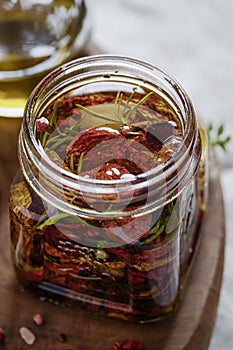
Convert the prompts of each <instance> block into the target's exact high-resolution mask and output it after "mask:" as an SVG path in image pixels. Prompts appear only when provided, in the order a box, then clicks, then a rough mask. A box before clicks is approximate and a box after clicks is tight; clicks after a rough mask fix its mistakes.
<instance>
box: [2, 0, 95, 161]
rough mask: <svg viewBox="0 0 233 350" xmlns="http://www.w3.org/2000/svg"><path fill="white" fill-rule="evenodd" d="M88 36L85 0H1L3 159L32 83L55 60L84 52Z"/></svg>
mask: <svg viewBox="0 0 233 350" xmlns="http://www.w3.org/2000/svg"><path fill="white" fill-rule="evenodd" d="M89 39H90V23H89V19H88V16H87V9H86V5H85V2H84V1H83V0H66V1H55V0H49V1H42V0H36V1H28V0H17V1H9V0H7V1H5V0H3V1H1V4H0V130H1V141H0V160H1V159H3V161H4V163H5V161H7V160H9V161H11V157H13V156H15V151H14V150H15V149H16V142H17V138H18V131H19V128H20V124H21V122H22V116H23V110H24V107H25V104H26V101H27V99H28V97H29V95H30V93H31V91H32V89H33V87H34V86H35V85H36V84H37V83H38V82H39V81H40V80H41V79H42V77H43V76H45V75H46V74H47V73H48V72H49V71H51V70H52V69H54V68H55V67H57V66H58V65H61V64H62V63H64V62H66V61H69V60H71V59H73V58H75V57H79V56H82V55H86V53H87V50H88V46H87V45H88V43H89ZM5 117H7V119H5Z"/></svg>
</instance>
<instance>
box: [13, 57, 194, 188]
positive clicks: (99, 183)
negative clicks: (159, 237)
mask: <svg viewBox="0 0 233 350" xmlns="http://www.w3.org/2000/svg"><path fill="white" fill-rule="evenodd" d="M109 64H111V65H115V69H116V67H117V69H118V70H120V69H121V68H122V67H131V68H132V67H133V68H134V70H135V72H136V73H135V72H134V74H136V75H137V76H138V74H139V73H140V72H142V70H143V71H146V72H147V74H148V75H149V76H150V77H151V78H153V77H155V76H156V77H157V79H159V81H161V83H163V84H167V86H168V87H169V88H170V90H171V91H172V93H173V94H174V96H175V97H176V98H178V99H179V103H180V105H182V108H183V112H182V113H185V114H186V116H188V118H187V123H186V125H185V129H184V133H183V137H182V143H181V145H180V146H179V147H178V148H177V150H176V151H175V153H174V155H173V156H172V157H170V158H169V159H168V160H167V161H166V162H164V163H162V164H160V165H156V166H155V167H154V168H152V169H150V170H148V171H146V172H144V173H142V174H140V175H137V176H136V181H132V179H127V178H125V179H119V180H100V179H94V178H87V177H83V176H80V175H76V174H74V173H72V172H69V171H67V170H65V169H63V168H61V167H59V166H58V165H57V164H56V163H55V162H52V161H51V159H50V158H49V157H48V156H46V153H45V151H44V149H43V148H42V147H39V145H38V142H37V140H36V137H35V134H34V128H33V124H32V116H33V118H35V113H34V109H35V108H36V101H37V99H38V96H40V94H41V93H42V91H43V90H44V89H45V88H46V86H47V85H49V84H50V82H51V81H54V80H56V79H58V78H59V77H60V76H62V75H64V74H66V78H67V80H68V78H69V77H70V76H69V74H71V75H72V74H75V72H76V73H77V71H76V70H77V69H78V71H79V72H81V74H87V70H88V69H89V68H90V67H91V69H94V67H97V68H98V67H102V69H104V67H107V66H108V65H109ZM22 129H24V131H22ZM22 129H21V136H20V143H21V145H22V147H23V148H24V150H26V153H27V154H28V156H29V158H30V159H31V161H32V163H34V165H36V167H38V168H40V167H41V159H43V162H44V163H43V167H42V170H43V171H45V172H46V173H47V176H49V175H50V176H52V178H53V181H59V180H60V181H61V176H62V184H63V185H64V184H65V185H67V186H69V187H71V188H76V189H78V188H80V186H81V187H82V189H85V190H88V191H90V190H93V189H94V188H95V192H96V187H97V188H98V190H97V192H98V193H103V194H106V193H109V191H110V188H111V189H112V188H113V187H114V186H117V190H118V191H126V192H127V190H128V191H132V187H134V188H135V187H136V188H137V189H140V188H141V189H142V188H143V187H144V186H145V183H146V184H147V186H149V188H151V186H152V187H153V186H155V185H156V184H158V183H159V181H161V178H160V175H161V176H164V173H166V175H168V176H172V174H173V173H174V171H176V169H177V167H178V164H182V162H184V161H185V159H186V160H187V159H188V157H190V149H192V148H193V147H195V144H196V141H197V137H198V136H197V134H198V132H197V120H196V115H195V111H194V108H193V105H192V102H191V100H190V98H189V96H188V95H187V93H186V92H185V90H184V89H183V88H182V86H181V85H180V84H179V83H178V82H177V81H176V80H175V79H174V78H172V77H171V76H170V75H169V74H168V73H166V72H165V71H163V70H162V69H160V68H158V67H156V66H154V65H152V64H150V63H148V62H144V61H142V60H140V59H137V58H134V57H129V56H127V57H126V56H123V55H110V54H99V55H92V56H87V57H82V58H78V59H75V60H72V61H70V62H68V63H65V64H63V65H62V66H60V67H58V68H57V69H55V70H53V71H52V72H51V73H49V74H48V75H47V76H45V77H44V78H43V79H42V80H41V81H40V83H39V84H37V86H36V87H35V88H34V90H33V91H32V93H31V95H30V97H29V99H28V102H27V104H26V106H25V113H24V120H23V126H22ZM193 130H194V131H195V132H194V134H193V135H190V133H191V132H192V131H193ZM22 133H24V135H22ZM182 149H183V151H182V152H181V150H182ZM181 155H182V157H181ZM20 160H21V165H22V167H23V168H24V165H25V164H24V163H23V162H22V157H21V159H20ZM198 161H199V160H198V159H197V158H195V157H194V158H193V159H192V162H193V165H192V167H190V166H189V167H188V169H187V173H188V176H187V174H185V181H184V182H183V184H182V187H184V186H185V184H186V183H187V182H188V180H189V179H190V178H191V176H192V175H193V173H194V171H195V169H196V168H197V165H198Z"/></svg>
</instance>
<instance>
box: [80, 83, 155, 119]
mask: <svg viewBox="0 0 233 350" xmlns="http://www.w3.org/2000/svg"><path fill="white" fill-rule="evenodd" d="M135 93H136V89H134V90H133V91H132V93H131V94H130V96H129V97H128V98H127V99H126V100H124V99H123V97H124V94H123V92H121V91H118V92H117V94H116V97H115V101H114V104H115V105H116V108H115V110H114V113H115V116H116V118H117V119H118V121H120V122H122V123H123V124H127V123H128V121H129V118H130V116H131V115H132V114H133V113H134V112H135V111H136V110H137V109H138V108H139V107H140V106H142V105H143V104H144V103H145V102H146V101H147V100H148V99H149V98H150V97H151V96H152V95H153V94H154V92H153V91H150V92H148V93H147V94H146V95H145V96H143V97H142V98H141V99H140V100H139V101H138V102H134V101H132V100H133V98H134V96H135ZM76 107H78V108H79V109H80V110H83V111H84V112H86V113H88V114H90V115H91V116H93V117H96V118H99V119H103V120H106V121H110V122H113V123H114V122H116V120H115V119H113V118H110V117H107V116H105V115H103V114H100V113H96V112H94V111H93V110H91V109H90V108H88V107H84V106H82V105H80V104H76Z"/></svg>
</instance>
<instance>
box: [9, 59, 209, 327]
mask: <svg viewBox="0 0 233 350" xmlns="http://www.w3.org/2000/svg"><path fill="white" fill-rule="evenodd" d="M203 135H204V130H203V128H202V127H201V126H200V125H199V122H198V121H197V118H196V114H195V111H194V108H193V106H192V103H191V101H190V99H189V97H188V96H187V94H186V93H185V91H184V90H183V89H182V87H181V86H180V85H179V84H178V83H177V82H176V81H175V80H174V79H173V78H171V77H170V76H168V75H167V74H166V73H164V72H163V71H161V70H159V69H158V68H156V67H154V66H152V65H150V64H148V63H144V62H142V61H140V60H137V59H133V58H127V57H121V56H110V55H98V56H90V57H86V58H82V59H78V60H74V61H72V62H70V63H68V64H65V65H63V66H61V67H60V68H58V69H56V70H55V71H53V72H52V73H51V74H49V75H48V76H47V77H46V78H44V79H43V80H42V81H41V82H40V83H39V84H38V85H37V87H36V88H35V89H34V91H33V93H32V94H31V96H30V98H29V101H28V103H27V105H26V108H25V114H24V120H23V124H22V128H21V132H20V138H19V160H20V166H21V169H20V170H19V172H18V173H17V175H16V177H15V179H14V181H13V183H12V185H11V189H10V202H9V206H10V218H11V242H12V245H11V246H12V257H13V261H14V265H15V269H16V274H17V277H18V279H19V282H20V284H21V285H22V286H23V287H24V288H25V289H28V290H30V291H32V292H34V293H36V294H37V295H38V296H40V297H43V298H46V299H48V300H54V301H56V302H59V303H61V304H64V305H72V306H74V307H81V306H85V307H87V308H89V309H91V310H95V311H98V312H103V313H104V314H107V315H108V316H110V317H117V318H120V319H124V320H130V321H136V322H141V323H145V322H151V321H155V320H160V319H163V318H165V317H167V316H169V315H171V314H172V313H173V312H174V310H175V309H176V308H177V306H178V305H179V303H180V299H181V296H182V293H181V291H182V290H183V287H184V283H185V280H186V277H187V274H188V272H189V270H190V266H191V263H192V261H193V260H194V257H195V253H196V251H197V248H198V244H199V241H200V232H201V230H200V227H201V222H202V217H203V213H204V211H205V207H206V171H205V169H206V163H205V153H206V150H205V148H206V145H205V144H204V143H203Z"/></svg>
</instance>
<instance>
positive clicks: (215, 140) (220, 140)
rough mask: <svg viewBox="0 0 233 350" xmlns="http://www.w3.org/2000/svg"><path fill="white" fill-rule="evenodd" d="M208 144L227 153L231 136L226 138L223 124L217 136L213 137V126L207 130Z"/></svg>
mask: <svg viewBox="0 0 233 350" xmlns="http://www.w3.org/2000/svg"><path fill="white" fill-rule="evenodd" d="M207 137H208V143H209V145H210V146H211V147H215V146H219V147H220V148H222V149H223V150H224V151H225V152H226V151H227V145H228V143H229V142H230V140H231V137H230V136H224V125H223V124H221V125H220V126H219V127H218V129H217V131H216V133H215V135H214V136H213V125H212V124H210V125H209V126H208V128H207Z"/></svg>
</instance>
